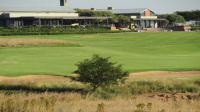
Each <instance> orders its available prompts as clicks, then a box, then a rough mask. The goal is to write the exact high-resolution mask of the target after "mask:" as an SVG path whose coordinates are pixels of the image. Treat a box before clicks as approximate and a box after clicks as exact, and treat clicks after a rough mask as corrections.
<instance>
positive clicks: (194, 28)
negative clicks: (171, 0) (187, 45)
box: [192, 26, 200, 31]
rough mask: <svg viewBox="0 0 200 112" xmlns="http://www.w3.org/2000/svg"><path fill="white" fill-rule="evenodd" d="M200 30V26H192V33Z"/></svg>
mask: <svg viewBox="0 0 200 112" xmlns="http://www.w3.org/2000/svg"><path fill="white" fill-rule="evenodd" d="M196 30H200V26H192V31H196Z"/></svg>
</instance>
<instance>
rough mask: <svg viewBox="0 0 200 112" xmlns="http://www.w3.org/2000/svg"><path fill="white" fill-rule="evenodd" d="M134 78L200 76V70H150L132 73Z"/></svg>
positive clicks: (131, 75)
mask: <svg viewBox="0 0 200 112" xmlns="http://www.w3.org/2000/svg"><path fill="white" fill-rule="evenodd" d="M129 76H130V77H133V78H182V77H200V71H185V72H171V71H150V72H138V73H131V74H130V75H129Z"/></svg>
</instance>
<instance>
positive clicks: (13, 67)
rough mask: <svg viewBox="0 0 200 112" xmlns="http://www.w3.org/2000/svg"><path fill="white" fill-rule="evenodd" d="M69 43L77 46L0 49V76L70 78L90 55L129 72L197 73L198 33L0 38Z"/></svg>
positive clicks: (199, 64) (198, 67)
mask: <svg viewBox="0 0 200 112" xmlns="http://www.w3.org/2000/svg"><path fill="white" fill-rule="evenodd" d="M3 38H20V39H21V38H42V39H56V40H64V41H70V42H75V43H78V44H80V46H30V47H0V75H4V76H18V75H70V74H71V73H72V72H73V71H74V70H76V66H75V64H76V63H78V62H79V61H81V60H83V59H85V58H88V57H91V56H92V55H93V54H100V55H102V56H106V57H111V60H112V61H114V62H117V63H120V64H122V65H123V68H124V69H125V70H127V71H129V72H137V71H157V70H159V71H168V70H171V71H190V70H200V32H166V33H165V32H160V33H110V34H84V35H83V34H82V35H81V34H73V35H40V36H37V35H34V36H0V39H3Z"/></svg>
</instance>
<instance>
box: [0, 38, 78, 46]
mask: <svg viewBox="0 0 200 112" xmlns="http://www.w3.org/2000/svg"><path fill="white" fill-rule="evenodd" d="M66 45H67V46H80V45H79V44H78V43H75V42H69V41H64V40H56V39H39V38H5V39H4V38H3V39H0V47H24V46H25V47H26V46H66Z"/></svg>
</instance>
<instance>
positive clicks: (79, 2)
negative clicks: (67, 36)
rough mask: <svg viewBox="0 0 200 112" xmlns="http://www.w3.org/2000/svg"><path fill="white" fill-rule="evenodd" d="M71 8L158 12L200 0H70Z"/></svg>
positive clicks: (4, 0) (44, 2)
mask: <svg viewBox="0 0 200 112" xmlns="http://www.w3.org/2000/svg"><path fill="white" fill-rule="evenodd" d="M59 1H60V0H0V9H1V10H2V9H3V10H12V9H15V8H21V9H24V10H28V9H42V8H45V9H56V8H59ZM68 2H69V4H68V7H70V8H91V7H94V8H107V7H109V6H112V7H113V8H115V9H127V8H150V9H152V10H154V11H155V12H156V13H171V12H174V11H177V10H178V11H182V10H197V9H199V10H200V0H68Z"/></svg>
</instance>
